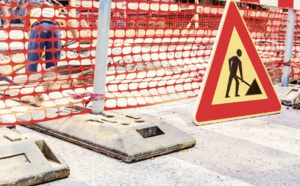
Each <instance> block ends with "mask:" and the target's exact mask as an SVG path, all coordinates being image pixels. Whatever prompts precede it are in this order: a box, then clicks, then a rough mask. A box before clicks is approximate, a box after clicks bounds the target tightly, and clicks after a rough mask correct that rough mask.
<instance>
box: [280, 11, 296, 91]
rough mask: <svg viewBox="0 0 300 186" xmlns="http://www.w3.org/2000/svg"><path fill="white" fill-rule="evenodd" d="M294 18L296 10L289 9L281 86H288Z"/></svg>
mask: <svg viewBox="0 0 300 186" xmlns="http://www.w3.org/2000/svg"><path fill="white" fill-rule="evenodd" d="M295 18H296V11H295V10H292V9H289V12H288V17H287V28H286V38H285V52H284V60H283V68H282V73H283V74H282V77H281V86H282V87H288V86H289V77H290V71H291V66H290V64H291V59H292V49H293V39H294V29H295Z"/></svg>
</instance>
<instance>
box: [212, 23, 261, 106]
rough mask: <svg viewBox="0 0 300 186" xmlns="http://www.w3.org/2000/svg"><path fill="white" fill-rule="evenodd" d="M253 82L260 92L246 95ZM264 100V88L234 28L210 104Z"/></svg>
mask: <svg viewBox="0 0 300 186" xmlns="http://www.w3.org/2000/svg"><path fill="white" fill-rule="evenodd" d="M238 50H240V51H241V56H238V54H237V51H238ZM237 59H238V60H239V61H240V64H239V65H237V64H235V61H234V60H237ZM238 60H237V61H238ZM229 64H230V65H231V68H230V67H229ZM241 71H242V72H241ZM242 80H243V81H242ZM254 80H255V81H256V82H257V86H256V87H255V88H257V89H259V90H260V92H259V90H257V91H258V92H256V93H254V94H248V95H247V92H248V90H249V88H250V87H251V86H252V87H253V86H255V85H253V81H254ZM237 82H238V85H237ZM254 84H255V83H254ZM249 85H250V86H249ZM229 86H230V87H229ZM237 89H238V90H237ZM227 92H228V93H227ZM236 93H237V94H236ZM266 98H267V95H266V93H265V91H264V88H263V86H262V85H261V82H260V80H259V78H258V76H257V74H256V71H255V70H254V67H253V65H252V62H251V60H250V58H249V56H248V54H247V52H246V50H245V47H244V45H243V43H242V41H241V38H240V36H239V34H238V33H237V30H236V28H234V29H233V32H232V35H231V39H230V43H229V45H228V49H227V53H226V56H225V61H224V63H223V67H222V70H221V74H220V77H219V81H218V84H217V87H216V92H215V95H214V98H213V102H212V104H213V105H216V104H223V103H233V102H244V101H252V100H260V99H266Z"/></svg>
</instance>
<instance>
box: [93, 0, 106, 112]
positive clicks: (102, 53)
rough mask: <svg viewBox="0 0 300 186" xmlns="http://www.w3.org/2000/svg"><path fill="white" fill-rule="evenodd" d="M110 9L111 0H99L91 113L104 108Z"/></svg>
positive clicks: (101, 110)
mask: <svg viewBox="0 0 300 186" xmlns="http://www.w3.org/2000/svg"><path fill="white" fill-rule="evenodd" d="M110 11H111V0H100V4H99V13H98V27H97V28H98V31H97V46H96V47H97V48H96V59H95V60H96V61H95V72H94V91H93V108H92V113H93V114H102V113H103V110H104V97H105V96H104V95H105V84H106V69H107V53H108V40H109V28H110Z"/></svg>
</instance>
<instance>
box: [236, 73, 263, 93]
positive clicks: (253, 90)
mask: <svg viewBox="0 0 300 186" xmlns="http://www.w3.org/2000/svg"><path fill="white" fill-rule="evenodd" d="M237 78H239V79H240V80H241V81H242V82H243V83H245V84H246V85H248V86H249V89H248V91H247V93H246V95H245V96H249V95H256V94H262V92H261V90H260V88H259V86H258V84H257V81H256V79H254V80H253V82H252V84H251V85H250V84H249V83H247V82H246V81H244V80H242V79H241V78H240V77H238V76H237Z"/></svg>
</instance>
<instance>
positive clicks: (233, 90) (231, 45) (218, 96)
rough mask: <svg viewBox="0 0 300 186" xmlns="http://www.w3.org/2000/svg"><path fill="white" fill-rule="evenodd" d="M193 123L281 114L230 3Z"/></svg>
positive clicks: (268, 79)
mask: <svg viewBox="0 0 300 186" xmlns="http://www.w3.org/2000/svg"><path fill="white" fill-rule="evenodd" d="M203 85H204V86H202V88H201V90H200V94H199V97H198V101H197V105H196V108H195V111H194V114H193V119H194V123H195V124H197V125H199V124H206V123H212V122H217V121H223V120H230V119H235V118H243V117H248V116H256V115H262V114H267V113H268V114H270V113H277V112H280V110H281V104H280V101H279V99H278V97H277V95H276V92H275V90H274V88H273V85H272V83H271V81H270V78H269V76H268V74H267V71H266V69H265V67H264V65H263V63H262V61H261V59H260V57H259V54H258V52H257V50H256V47H255V45H254V43H253V41H252V38H251V36H250V33H249V31H248V29H247V27H246V24H245V22H244V20H243V18H242V16H241V15H240V13H239V10H238V8H237V6H236V4H235V2H234V1H233V0H230V1H228V2H227V4H226V7H225V10H224V14H223V17H222V20H221V23H220V27H219V31H218V34H217V37H216V42H215V45H214V48H213V51H212V53H211V57H210V63H209V67H208V69H207V73H206V75H205V78H204V83H203Z"/></svg>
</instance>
